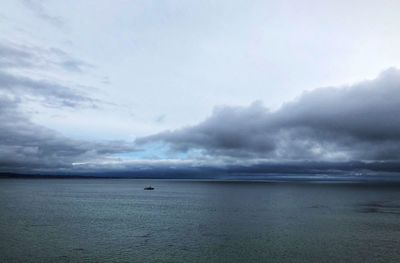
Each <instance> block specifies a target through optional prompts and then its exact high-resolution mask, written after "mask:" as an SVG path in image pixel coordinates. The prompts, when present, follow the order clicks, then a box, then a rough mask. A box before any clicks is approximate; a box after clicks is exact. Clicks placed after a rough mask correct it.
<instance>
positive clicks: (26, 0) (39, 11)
mask: <svg viewBox="0 0 400 263" xmlns="http://www.w3.org/2000/svg"><path fill="white" fill-rule="evenodd" d="M22 3H23V4H24V5H25V7H26V8H28V9H29V10H31V11H32V12H33V13H34V14H35V15H36V16H37V17H38V18H40V19H42V20H44V21H46V22H48V23H49V24H51V25H53V26H55V27H63V26H64V25H65V23H64V21H63V20H62V19H61V18H60V17H57V16H53V15H50V14H49V13H48V12H47V11H46V9H45V8H44V6H43V1H33V0H22Z"/></svg>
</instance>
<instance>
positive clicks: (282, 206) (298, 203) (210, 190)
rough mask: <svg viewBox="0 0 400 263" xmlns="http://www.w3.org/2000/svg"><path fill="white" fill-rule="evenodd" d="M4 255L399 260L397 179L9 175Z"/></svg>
mask: <svg viewBox="0 0 400 263" xmlns="http://www.w3.org/2000/svg"><path fill="white" fill-rule="evenodd" d="M148 184H151V185H152V186H154V187H155V188H156V189H155V190H154V191H144V190H143V187H144V186H146V185H148ZM0 262H400V187H395V186H367V185H352V184H290V183H245V182H205V181H197V182H196V181H162V180H151V181H150V180H149V181H146V180H122V179H115V180H114V179H104V180H103V179H90V180H84V179H34V180H28V179H2V180H0Z"/></svg>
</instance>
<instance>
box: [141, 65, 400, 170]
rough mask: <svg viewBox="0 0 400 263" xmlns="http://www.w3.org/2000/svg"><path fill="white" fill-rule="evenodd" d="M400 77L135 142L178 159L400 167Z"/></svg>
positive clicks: (388, 75)
mask: <svg viewBox="0 0 400 263" xmlns="http://www.w3.org/2000/svg"><path fill="white" fill-rule="evenodd" d="M399 116H400V71H399V70H397V69H394V68H390V69H388V70H386V71H384V72H382V73H381V74H380V75H379V76H378V77H377V78H376V79H374V80H370V81H364V82H361V83H357V84H355V85H350V86H344V87H328V88H319V89H315V90H313V91H309V92H305V93H304V94H303V95H301V96H300V97H299V98H297V99H296V100H294V101H292V102H289V103H286V104H284V105H283V106H282V107H281V108H280V109H278V110H276V111H269V110H268V109H266V108H265V107H264V106H263V105H262V104H261V103H259V102H255V103H253V104H251V105H250V106H248V107H228V106H224V107H217V108H215V110H214V111H213V113H212V115H211V116H210V117H209V118H207V119H206V120H205V121H203V122H201V123H199V124H197V125H194V126H190V127H184V128H181V129H177V130H173V131H165V132H161V133H158V134H155V135H151V136H148V137H144V138H140V139H138V140H137V143H138V144H147V143H155V142H162V143H165V144H167V145H168V146H169V147H170V149H171V150H172V151H174V152H190V151H192V150H200V151H203V152H204V155H207V156H213V157H215V158H218V157H230V158H236V159H243V160H246V159H251V158H262V159H267V160H273V161H282V162H285V161H293V160H295V161H299V160H304V161H331V162H335V161H341V162H343V161H354V160H355V161H396V160H399V158H400V117H399Z"/></svg>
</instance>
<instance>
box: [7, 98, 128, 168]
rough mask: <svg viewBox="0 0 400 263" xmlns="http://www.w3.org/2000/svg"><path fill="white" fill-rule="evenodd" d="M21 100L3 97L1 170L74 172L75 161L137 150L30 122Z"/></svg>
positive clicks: (116, 142) (105, 158)
mask: <svg viewBox="0 0 400 263" xmlns="http://www.w3.org/2000/svg"><path fill="white" fill-rule="evenodd" d="M20 102H21V101H20V100H18V99H11V98H7V97H5V96H0V123H1V125H0V172H20V173H32V172H40V173H43V172H44V173H45V172H51V173H63V172H69V173H71V172H73V168H74V166H73V164H74V163H76V162H88V161H91V162H94V161H95V162H102V161H105V160H108V161H110V160H113V157H112V156H113V154H116V153H123V152H132V151H135V149H134V147H133V146H132V144H129V143H127V142H123V141H106V142H89V141H82V140H75V139H70V138H67V137H65V136H63V135H61V134H59V133H57V132H55V131H53V130H51V129H48V128H45V127H42V126H40V125H37V124H35V123H33V122H32V121H30V119H29V117H28V116H27V115H26V114H23V113H22V112H21V111H20Z"/></svg>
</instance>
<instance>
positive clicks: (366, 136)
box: [0, 0, 400, 174]
mask: <svg viewBox="0 0 400 263" xmlns="http://www.w3.org/2000/svg"><path fill="white" fill-rule="evenodd" d="M399 8H400V2H398V1H395V0H393V1H388V0H379V1H374V0H364V1H358V0H351V1H348V0H346V1H343V0H335V1H312V0H302V1H285V0H281V1H268V0H264V1H250V2H249V1H190V0H186V1H177V0H171V1H162V0H161V1H123V0H120V1H105V0H96V1H55V0H37V1H35V0H3V1H1V3H0V172H12V173H54V174H73V173H100V172H109V173H112V172H127V173H129V172H138V171H139V172H141V171H149V170H150V171H160V170H165V169H170V170H171V169H173V171H176V170H174V169H179V170H182V171H188V170H190V171H193V170H194V169H200V170H201V169H203V170H204V171H209V169H214V170H215V169H217V170H218V169H228V170H229V171H231V172H233V173H234V172H235V171H239V170H240V169H242V168H243V167H245V168H246V169H247V170H246V169H245V170H244V173H246V172H249V173H250V172H252V171H255V170H256V171H260V173H263V172H266V171H268V172H287V171H286V170H282V167H293V170H294V171H302V172H304V173H310V172H315V171H317V172H318V173H336V172H337V171H339V172H340V171H344V172H345V173H349V172H351V173H356V174H360V173H361V174H365V173H382V172H392V173H397V172H398V171H400V170H399V167H400V166H399V165H398V163H400V159H399V158H400V122H399V120H398V116H400V115H399V114H400V107H398V105H400V70H399V69H400V49H399V48H398V47H399V46H400V34H399V30H398V29H399V28H400V17H399V16H398V12H397V11H398V10H399ZM227 167H228V168H227ZM214 170H213V171H214ZM196 171H197V170H196ZM241 172H243V171H241ZM188 173H189V172H188Z"/></svg>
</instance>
